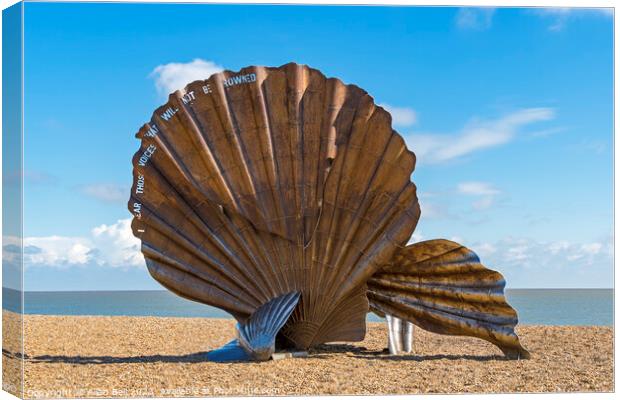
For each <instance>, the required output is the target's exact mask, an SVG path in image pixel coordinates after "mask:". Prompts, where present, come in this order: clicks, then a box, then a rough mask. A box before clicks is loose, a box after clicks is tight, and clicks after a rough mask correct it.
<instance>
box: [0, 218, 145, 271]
mask: <svg viewBox="0 0 620 400" xmlns="http://www.w3.org/2000/svg"><path fill="white" fill-rule="evenodd" d="M23 244H24V253H23V257H24V266H25V267H26V268H30V267H48V268H69V267H87V266H88V265H99V266H106V267H112V268H128V267H142V266H144V265H145V263H144V258H143V257H142V254H141V253H140V240H139V239H137V238H136V237H134V236H133V234H132V233H131V218H129V219H122V220H118V221H117V222H116V223H114V224H111V225H105V224H104V225H100V226H98V227H96V228H94V229H93V230H92V231H91V234H90V235H88V236H84V237H70V236H44V237H26V238H24V241H23ZM3 247H4V251H3V254H2V261H3V262H5V263H8V264H14V263H16V262H18V261H19V260H18V256H19V239H18V238H14V237H4V238H3Z"/></svg>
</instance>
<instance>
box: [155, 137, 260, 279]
mask: <svg viewBox="0 0 620 400" xmlns="http://www.w3.org/2000/svg"><path fill="white" fill-rule="evenodd" d="M158 144H159V145H160V147H161V148H162V149H164V151H165V152H167V153H168V154H172V153H173V152H174V150H172V149H168V146H167V144H166V141H165V139H164V138H163V137H159V143H158ZM168 159H169V160H170V161H172V162H173V164H174V165H175V167H176V168H177V170H178V171H179V172H180V173H181V175H182V176H183V177H184V178H185V179H186V180H187V182H188V183H189V184H190V185H191V186H192V187H194V188H196V189H197V190H199V191H200V192H201V193H202V194H203V195H204V196H205V198H207V199H209V196H208V195H207V194H206V193H204V191H202V190H201V188H200V186H199V185H198V184H197V182H196V181H195V180H194V179H193V177H191V175H190V174H189V173H188V172H186V167H185V166H184V165H183V164H182V163H179V162H177V161H176V160H177V157H172V156H171V157H168ZM151 161H152V164H150V166H151V167H153V168H154V169H155V170H156V171H157V172H158V173H159V174H160V176H162V177H164V179H165V180H166V182H168V183H170V181H169V179H168V178H166V177H165V174H163V173H162V170H161V169H160V168H159V166H158V161H157V159H156V158H153V159H152V160H151ZM170 186H171V187H172V185H170ZM175 190H176V189H175ZM181 197H183V198H184V197H185V196H184V195H181ZM223 225H224V226H225V227H226V228H227V226H226V224H223ZM241 242H242V241H241ZM248 254H252V252H251V251H250V252H248ZM256 270H257V271H259V272H261V271H262V270H263V269H262V268H256ZM254 278H255V277H254ZM263 281H264V279H263Z"/></svg>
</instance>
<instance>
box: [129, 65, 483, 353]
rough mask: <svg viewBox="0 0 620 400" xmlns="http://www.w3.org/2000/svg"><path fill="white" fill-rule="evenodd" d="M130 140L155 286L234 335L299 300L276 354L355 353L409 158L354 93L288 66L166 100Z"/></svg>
mask: <svg viewBox="0 0 620 400" xmlns="http://www.w3.org/2000/svg"><path fill="white" fill-rule="evenodd" d="M137 137H138V138H140V139H141V147H140V149H139V151H138V152H137V153H136V155H135V156H134V158H133V165H134V173H133V175H134V183H133V186H132V189H131V198H130V200H129V204H128V206H129V209H130V211H132V213H133V214H134V216H135V217H134V221H133V223H132V229H133V233H134V235H135V236H137V237H138V238H140V239H141V240H142V253H143V254H144V256H145V259H146V263H147V267H148V269H149V272H150V273H151V275H152V276H153V277H154V278H155V279H156V280H157V281H159V282H160V283H161V284H162V285H164V286H165V287H167V288H168V289H170V290H171V291H173V292H175V293H177V294H178V295H180V296H183V297H186V298H188V299H191V300H194V301H198V302H202V303H206V304H210V305H213V306H216V307H219V308H222V309H224V310H226V311H228V312H229V313H231V314H232V315H233V316H234V317H235V318H236V319H237V320H238V321H239V323H240V326H241V328H240V329H245V328H243V327H244V326H246V325H244V324H246V323H248V320H249V319H250V317H251V316H252V315H253V314H254V313H255V312H256V311H257V310H258V309H259V308H260V307H261V306H262V305H265V304H266V303H268V302H269V301H271V300H273V299H276V298H278V297H281V296H283V295H287V294H290V293H300V295H301V296H300V299H299V301H298V303H297V304H296V306H295V309H294V311H293V312H292V314H291V316H290V317H289V318H288V320H287V322H286V324H285V325H284V327H283V328H282V329H281V330H280V332H279V337H278V343H280V344H281V345H285V346H291V347H296V348H302V349H305V348H308V347H310V346H313V345H316V344H320V343H325V342H331V341H358V340H361V339H363V337H364V335H365V317H366V313H367V312H368V309H369V305H368V297H367V287H366V284H367V282H368V281H369V279H371V277H373V276H375V274H376V273H377V272H378V271H379V270H381V269H382V268H383V267H384V266H392V265H394V259H393V256H394V254H395V252H397V251H399V250H401V249H403V247H404V244H405V243H406V242H407V240H408V239H409V237H410V236H411V234H412V233H413V230H414V229H415V226H416V224H417V221H418V219H419V216H420V208H419V204H418V200H417V197H416V188H415V186H414V184H413V183H412V182H411V181H410V176H411V173H412V172H413V169H414V165H415V156H414V154H413V153H412V152H411V151H409V150H408V149H407V147H406V145H405V142H404V140H403V139H402V137H401V136H400V135H398V133H396V132H395V131H394V130H393V129H392V127H391V117H390V115H389V113H388V112H387V111H385V110H384V109H383V108H381V107H379V106H376V105H375V104H374V101H373V99H372V98H371V97H370V96H369V95H368V94H367V93H366V92H365V91H363V90H362V89H360V88H358V87H356V86H354V85H345V84H343V83H342V82H341V81H340V80H338V79H334V78H326V77H325V76H324V75H323V74H321V73H320V72H319V71H317V70H315V69H312V68H309V67H307V66H303V65H298V64H287V65H284V66H281V67H279V68H268V67H247V68H244V69H242V70H241V71H239V72H237V73H234V72H230V71H225V72H221V73H218V74H214V75H212V76H211V77H210V78H208V79H207V80H204V81H196V82H192V83H190V84H189V85H188V86H187V87H186V88H185V89H184V91H177V92H175V93H173V94H171V95H170V97H169V100H168V102H167V104H165V105H164V106H162V107H160V108H158V109H157V110H156V111H155V112H154V114H153V117H152V119H151V121H150V122H149V123H148V124H146V125H144V126H143V127H142V128H141V129H140V130H139V132H138V134H137ZM404 251H405V253H403V251H401V252H399V253H398V254H401V255H402V254H406V250H404ZM472 279H474V278H472ZM374 288H375V289H374V291H372V292H370V293H371V296H380V295H381V293H383V292H382V290H383V288H380V287H378V286H374ZM414 295H417V292H416V294H414ZM372 298H375V297H372ZM386 304H392V303H390V302H388V303H386ZM265 318H273V315H271V316H268V317H265ZM412 322H414V323H415V322H416V321H415V320H413V321H412ZM258 325H260V324H258ZM258 325H257V326H258ZM423 327H424V326H423ZM455 332H456V331H455ZM464 332H465V331H464ZM468 334H469V333H468ZM267 347H268V346H267Z"/></svg>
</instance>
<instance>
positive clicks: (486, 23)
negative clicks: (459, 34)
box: [456, 7, 495, 30]
mask: <svg viewBox="0 0 620 400" xmlns="http://www.w3.org/2000/svg"><path fill="white" fill-rule="evenodd" d="M493 14H495V8H491V7H476V8H469V7H467V8H459V11H458V12H457V13H456V26H457V27H459V28H460V29H471V30H485V29H489V28H490V27H491V25H492V23H493Z"/></svg>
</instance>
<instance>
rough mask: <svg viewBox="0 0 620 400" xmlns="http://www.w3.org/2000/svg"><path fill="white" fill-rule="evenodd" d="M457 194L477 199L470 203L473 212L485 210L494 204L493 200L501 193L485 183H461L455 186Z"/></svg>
mask: <svg viewBox="0 0 620 400" xmlns="http://www.w3.org/2000/svg"><path fill="white" fill-rule="evenodd" d="M456 190H457V192H458V193H460V194H464V195H467V196H476V197H479V198H478V199H476V200H475V201H474V202H473V203H472V208H474V209H475V210H487V209H489V208H491V207H492V206H493V205H494V204H495V198H496V196H498V195H499V194H500V193H501V192H500V191H499V190H498V189H496V188H495V187H494V186H493V185H491V184H490V183H487V182H462V183H459V184H458V185H457V188H456Z"/></svg>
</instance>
